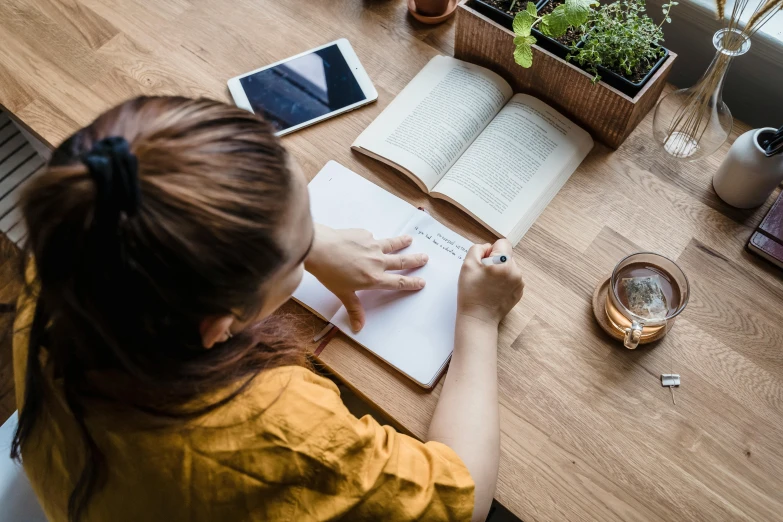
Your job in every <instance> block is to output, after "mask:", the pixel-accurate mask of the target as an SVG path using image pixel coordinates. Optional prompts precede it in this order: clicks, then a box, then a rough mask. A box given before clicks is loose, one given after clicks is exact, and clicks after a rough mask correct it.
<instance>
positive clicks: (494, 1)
mask: <svg viewBox="0 0 783 522" xmlns="http://www.w3.org/2000/svg"><path fill="white" fill-rule="evenodd" d="M546 2H547V0H536V3H537V4H540V5H543V4H544V3H546ZM470 5H471V7H472V8H473V9H475V10H476V11H478V12H479V13H481V14H483V15H484V16H486V17H487V18H489V19H490V20H493V21H494V22H497V23H498V24H500V25H502V26H503V27H505V28H506V29H509V30H511V28H512V27H511V26H512V24H513V22H514V17H515V16H516V15H517V13H519V12H521V11H526V10H527V0H473V1H472V2H470Z"/></svg>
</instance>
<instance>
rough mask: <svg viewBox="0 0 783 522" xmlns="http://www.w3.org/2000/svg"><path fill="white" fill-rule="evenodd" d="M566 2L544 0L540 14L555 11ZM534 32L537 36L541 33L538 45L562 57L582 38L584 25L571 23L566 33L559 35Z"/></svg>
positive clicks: (540, 6)
mask: <svg viewBox="0 0 783 522" xmlns="http://www.w3.org/2000/svg"><path fill="white" fill-rule="evenodd" d="M565 3H566V1H565V0H544V2H542V3H540V4H538V14H539V15H541V16H542V17H544V16H546V15H548V14H550V13H552V12H554V11H555V9H557V8H558V7H559V6H561V5H565ZM590 7H592V6H590ZM533 34H534V35H536V37H537V38H538V35H539V34H540V35H541V38H539V39H538V42H537V45H539V46H540V47H543V48H544V49H546V50H547V51H549V52H551V53H553V54H554V55H556V56H559V57H560V58H565V57H566V56H568V55H569V54H570V53H571V51H572V49H571V48H572V47H573V46H574V45H576V44H578V43H579V42H580V41H581V40H582V37H583V36H584V26H583V25H576V26H571V25H569V26H567V27H566V30H565V33H563V34H561V35H558V36H547V35H545V34H541V33H540V32H539V31H537V30H536V29H533Z"/></svg>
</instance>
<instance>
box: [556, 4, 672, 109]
mask: <svg viewBox="0 0 783 522" xmlns="http://www.w3.org/2000/svg"><path fill="white" fill-rule="evenodd" d="M675 5H677V2H675V1H671V2H669V3H668V4H664V5H663V20H661V23H660V24H656V23H655V22H653V20H652V19H651V18H650V17H649V16H647V14H646V12H645V3H644V0H617V1H616V2H613V3H611V4H605V5H602V6H601V7H599V8H598V9H596V10H593V11H590V13H589V14H588V20H587V23H586V24H585V25H584V26H582V31H583V33H584V34H585V36H584V38H583V39H582V40H581V41H580V42H578V43H577V44H576V45H572V49H573V52H572V53H571V54H569V55H568V56H567V59H568V60H571V61H574V62H575V63H578V64H579V65H580V66H581V67H582V68H583V69H584V70H586V71H587V72H589V73H591V74H593V82H597V81H599V80H603V81H605V82H606V83H608V84H609V85H611V86H612V87H614V88H616V89H618V90H620V91H621V92H624V93H625V94H627V95H629V96H635V95H636V93H638V92H639V91H640V90H641V88H642V86H643V85H644V84H645V82H646V81H647V80H648V79H649V78H650V77H651V76H652V75H653V74H654V73H655V71H657V70H658V68H659V67H660V66H661V65H662V64H663V62H664V61H665V60H666V59H667V58H668V57H669V51H668V49H666V48H664V47H662V46H661V45H660V44H659V42H662V41H663V29H662V26H663V24H664V23H669V22H671V17H670V13H671V9H672V7H673V6H675Z"/></svg>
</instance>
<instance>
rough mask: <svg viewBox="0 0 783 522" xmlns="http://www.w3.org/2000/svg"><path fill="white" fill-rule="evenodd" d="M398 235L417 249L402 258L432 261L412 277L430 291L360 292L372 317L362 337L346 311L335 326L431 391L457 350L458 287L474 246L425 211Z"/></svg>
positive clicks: (367, 321)
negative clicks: (422, 257)
mask: <svg viewBox="0 0 783 522" xmlns="http://www.w3.org/2000/svg"><path fill="white" fill-rule="evenodd" d="M399 233H400V234H410V235H411V236H412V237H413V244H412V245H411V246H410V247H408V248H407V249H406V250H404V251H403V252H424V253H426V254H428V255H429V257H430V260H429V262H428V263H427V264H426V265H425V266H424V267H422V268H419V269H416V270H415V271H412V273H415V275H416V276H418V277H423V278H424V280H425V281H426V282H427V285H426V286H425V287H424V288H423V289H421V290H419V291H417V292H404V291H401V292H395V291H389V290H367V291H364V292H359V293H358V294H357V295H358V296H359V299H360V300H361V301H362V305H363V306H364V310H365V313H366V314H367V315H366V319H367V320H366V323H365V326H364V328H363V329H362V330H361V331H360V332H359V333H354V332H353V331H352V330H351V327H350V323H349V321H348V313H347V312H346V310H345V308H341V309H340V310H339V311H338V312H337V314H336V315H335V316H334V319H333V320H332V322H333V323H334V324H335V326H337V327H338V328H340V330H342V331H343V332H344V333H345V334H346V335H347V336H348V337H351V338H353V339H354V340H356V341H357V342H358V343H359V344H361V345H362V346H365V347H366V348H368V349H369V350H370V351H372V352H373V353H375V354H376V355H378V356H379V357H380V358H381V359H383V360H385V361H386V362H388V363H389V364H391V365H392V366H394V367H396V368H397V369H399V370H400V371H402V372H403V373H405V374H406V375H408V376H409V377H410V378H412V379H413V380H415V381H417V382H418V383H419V384H421V385H422V386H431V385H432V381H434V379H435V378H436V377H437V376H438V375H439V374H440V371H441V370H442V369H443V366H444V365H445V363H446V362H447V361H448V360H449V357H450V356H451V352H452V350H453V349H454V327H455V322H456V318H457V281H458V279H459V272H460V269H461V268H462V261H463V259H464V258H465V254H466V253H467V251H468V249H469V248H470V247H471V246H472V243H471V242H470V241H468V240H467V239H465V238H464V237H462V236H460V235H459V234H457V233H455V232H453V231H451V230H449V229H448V228H446V227H445V226H443V225H442V224H440V223H438V222H437V221H436V220H435V219H434V218H433V217H431V216H430V215H429V214H427V213H425V212H421V211H417V212H416V213H415V214H414V216H413V217H412V218H411V219H410V221H408V223H406V224H405V225H404V227H403V228H402V229H401V230H400V231H399Z"/></svg>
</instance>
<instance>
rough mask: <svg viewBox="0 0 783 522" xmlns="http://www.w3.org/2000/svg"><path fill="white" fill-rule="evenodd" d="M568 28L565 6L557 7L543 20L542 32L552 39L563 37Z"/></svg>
mask: <svg viewBox="0 0 783 522" xmlns="http://www.w3.org/2000/svg"><path fill="white" fill-rule="evenodd" d="M568 26H569V23H568V19H567V18H566V14H565V5H563V4H561V5H559V6H557V7H555V10H554V11H552V12H551V13H549V14H548V15H544V16H543V17H542V18H541V32H542V33H544V34H545V35H547V36H549V37H552V38H557V37H558V36H563V35H564V34H565V32H566V30H568Z"/></svg>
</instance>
